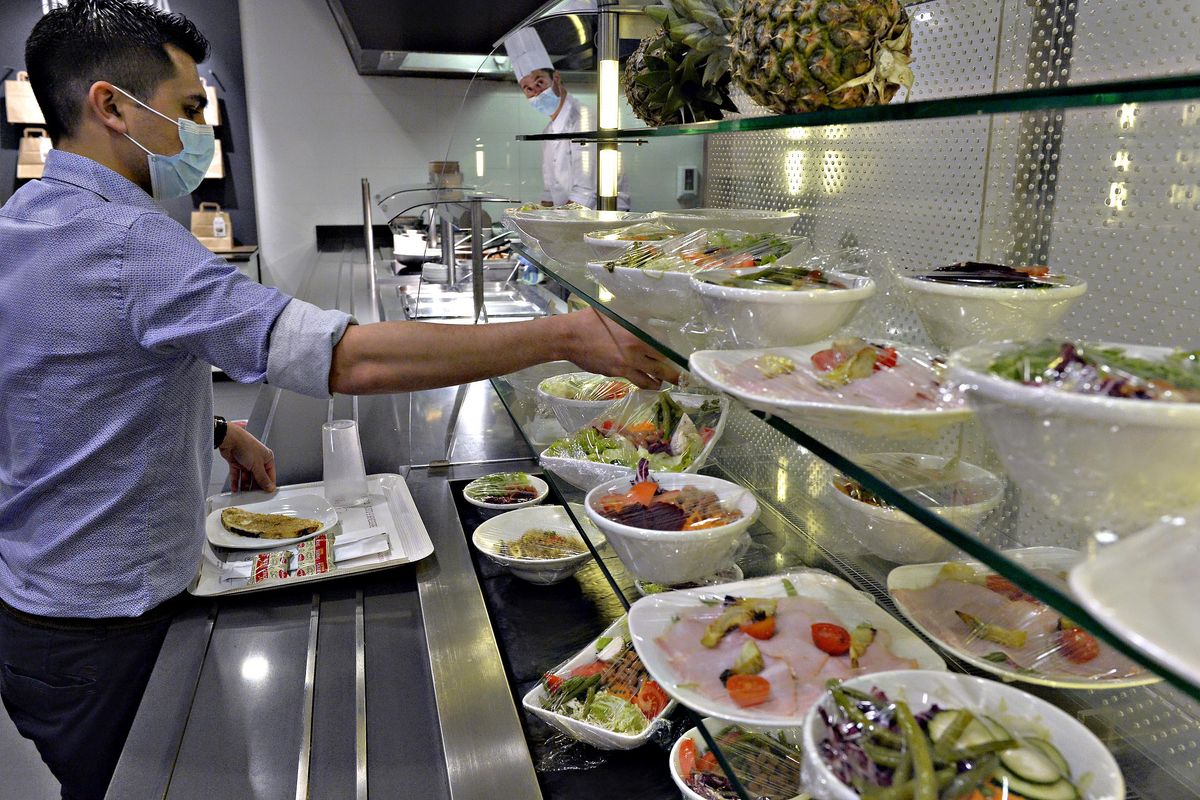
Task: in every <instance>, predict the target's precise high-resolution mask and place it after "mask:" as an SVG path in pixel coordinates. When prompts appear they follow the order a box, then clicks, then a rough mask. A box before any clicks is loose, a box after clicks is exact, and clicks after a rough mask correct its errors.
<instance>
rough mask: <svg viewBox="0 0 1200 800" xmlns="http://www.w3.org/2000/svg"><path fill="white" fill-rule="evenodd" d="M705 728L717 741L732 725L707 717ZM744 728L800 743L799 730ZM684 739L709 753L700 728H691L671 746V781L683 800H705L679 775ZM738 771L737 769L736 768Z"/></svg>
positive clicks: (704, 722) (699, 750)
mask: <svg viewBox="0 0 1200 800" xmlns="http://www.w3.org/2000/svg"><path fill="white" fill-rule="evenodd" d="M701 722H703V724H704V727H705V728H707V729H708V732H709V733H710V734H712V736H713V738H714V739H715V738H716V736H717V734H718V733H720V732H721V731H723V730H725V729H726V728H728V727H729V726H730V724H731V723H728V722H725V721H723V720H719V719H716V718H715V717H705V718H704V719H703V720H701ZM742 727H743V728H746V729H754V730H761V731H762V732H763V733H768V734H770V735H772V736H775V735H778V734H780V733H782V734H783V735H784V736H785V737H787V740H788V741H789V742H795V743H796V744H797V745H799V743H800V729H799V728H758V727H757V726H750V725H743V726H742ZM684 739H690V740H691V741H693V742H695V743H696V752H697V753H700V752H705V753H707V752H708V745H706V744H705V743H704V739H703V737H701V736H700V730H699V728H689V729H688V730H687V732H686V733H684V734H683V735H682V736H680V737H679V738H678V739H676V740H675V744H673V745H672V746H671V755H670V757H669V758H668V761H667V763H668V764H669V765H670V768H671V780H673V781H675V785H676V786H677V787H678V788H679V793H680V795H682V797H683V800H705V798H703V797H701V796H700V795H698V794H696V793H695V792H693V791H692V790H691V788H690V787H689V786H688V785H687V784H686V783H684V780H683V776H682V775H680V774H679V748H680V747H681V746H682V745H683V740H684ZM735 769H736V767H735Z"/></svg>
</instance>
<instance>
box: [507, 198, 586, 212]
mask: <svg viewBox="0 0 1200 800" xmlns="http://www.w3.org/2000/svg"><path fill="white" fill-rule="evenodd" d="M585 210H590V209H588V207H587V206H585V205H580V204H579V203H576V202H574V201H571V202H570V203H564V204H563V205H561V206H545V205H542V204H541V203H526V204H525V205H523V206H518V207H517V208H513V209H509V211H510V212H514V211H515V212H520V213H528V212H530V211H585Z"/></svg>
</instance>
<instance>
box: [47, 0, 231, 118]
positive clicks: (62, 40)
mask: <svg viewBox="0 0 1200 800" xmlns="http://www.w3.org/2000/svg"><path fill="white" fill-rule="evenodd" d="M168 44H171V45H175V46H176V47H178V48H179V49H180V50H182V51H183V52H185V53H187V54H188V55H189V56H191V57H192V58H193V59H195V61H196V63H197V64H198V63H200V62H201V61H204V60H205V59H206V58H208V40H207V39H205V38H204V36H203V34H201V33H200V31H199V30H197V29H196V26H195V25H193V24H192V22H191V21H190V20H188V19H187V18H186V17H184V16H182V15H180V14H168V13H166V12H164V11H159V10H158V9H156V8H152V7H151V6H148V5H146V4H144V3H141V2H138V0H71V2H70V3H69V4H68V5H67V6H65V7H63V8H56V9H54V10H53V11H51V12H50V13H48V14H46V15H45V16H44V17H42V18H41V19H40V20H39V21H38V23H37V24H36V25H34V26H33V32H32V33H30V34H29V39H28V41H26V42H25V68H26V69H27V70H28V71H29V82H30V83H31V84H33V94H34V96H35V97H37V101H38V105H39V106H41V109H42V113H43V114H45V116H46V128H47V130H48V131H49V133H50V138H51V139H53V140H54V141H56V142H57V141H58V140H59V138H61V137H63V136H68V137H69V136H71V135H73V134H74V133H75V132H76V128H77V127H78V125H79V121H80V118H81V116H82V113H83V105H84V100H85V98H86V97H87V92H88V89H89V88H91V85H92V84H93V83H95V82H96V81H111V82H112V83H114V84H116V85H117V86H120V87H121V88H122V89H124V90H125V91H127V92H129V93H131V94H132V95H133V96H134V97H137V98H138V99H140V100H146V99H148V98H149V97H150V96H151V95H153V94H154V92H155V91H156V90H157V89H158V86H159V84H161V83H162V82H163V81H166V80H169V79H171V78H173V77H174V76H175V66H174V64H173V63H172V62H171V57H170V55H168V54H167V50H166V45H168Z"/></svg>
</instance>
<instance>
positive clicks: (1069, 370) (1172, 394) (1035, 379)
mask: <svg viewBox="0 0 1200 800" xmlns="http://www.w3.org/2000/svg"><path fill="white" fill-rule="evenodd" d="M989 371H990V372H991V373H992V374H993V375H999V376H1000V377H1002V378H1008V379H1009V380H1014V381H1019V382H1021V383H1023V384H1025V385H1026V386H1041V387H1048V388H1053V389H1057V390H1059V391H1064V392H1072V393H1075V394H1090V395H1102V396H1106V397H1118V398H1125V399H1133V400H1159V401H1164V402H1178V403H1197V402H1200V351H1195V350H1193V351H1184V350H1177V351H1175V352H1173V353H1171V354H1169V355H1167V356H1166V357H1165V358H1163V359H1161V360H1154V361H1152V360H1150V359H1146V358H1138V357H1136V356H1131V355H1129V354H1128V353H1127V352H1126V351H1125V350H1123V349H1122V348H1119V347H1104V346H1100V345H1091V344H1084V343H1080V342H1054V341H1051V342H1041V343H1037V344H1032V345H1028V346H1026V347H1022V348H1019V349H1017V350H1014V351H1012V352H1009V353H1004V354H1002V355H1000V356H998V357H997V358H996V359H995V360H994V361H992V363H991V365H990V367H989Z"/></svg>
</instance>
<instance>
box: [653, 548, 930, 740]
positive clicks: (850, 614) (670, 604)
mask: <svg viewBox="0 0 1200 800" xmlns="http://www.w3.org/2000/svg"><path fill="white" fill-rule="evenodd" d="M785 578H786V579H787V580H789V581H791V584H792V586H793V587H794V588H795V590H796V594H797V595H799V596H800V597H810V598H813V599H814V600H819V601H820V602H822V603H824V604H825V605H826V606H827V607H828V608H829V610H830V611H831V612H832V613H833V614H834V616H836V617H837V618H838V619H839V620H840V621H841V622H842V623H843V624H845V625H848V626H849V627H851V628H853V627H854V626H855V625H857V624H858V623H860V622H869V623H870V624H871V625H873V626H874V627H875V628H876V629H878V630H885V631H887V632H888V635H889V637H890V639H891V643H890V646H889V648H888V649H889V651H890V652H891V653H892V654H893V655H895V656H896V657H898V658H907V659H911V660H913V661H915V662H916V663H917V665H918V667H919V668H920V669H927V670H928V669H935V670H944V669H945V668H946V662H945V661H943V660H942V658H941V656H939V655H938V654H937V653H935V652H934V651H933V648H931V647H930V646H929V645H927V644H925V642H923V641H921V640H920V639H919V638H917V636H916V634H914V633H913V632H912V631H910V630H909V629H908V628H906V627H905V626H904V625H903V624H902V623H901V622H900V621H899V620H897V619H896V618H895V617H893V616H892V615H890V614H888V613H887V612H886V611H884V610H883V609H882V608H880V607H879V606H877V605H876V604H875V601H874V600H872V599H871V597H870V596H869V595H867V594H864V593H863V592H860V591H858V590H857V589H855V588H854V587H852V586H851V585H850V584H849V583H846V581H844V580H842V579H841V578H838V577H837V576H835V575H830V574H829V573H828V572H822V571H821V570H818V569H798V570H792V571H789V572H782V573H780V574H778V575H771V576H769V577H766V578H754V579H752V580H748V581H738V582H737V583H727V584H724V585H721V586H709V587H703V588H700V589H687V590H685V591H679V592H666V593H665V594H653V595H650V596H648V597H643V598H642V599H640V600H638V601H637V602H636V603H634V604H633V607H632V608H631V609H629V635H630V637H631V638H632V639H633V646H634V648H635V649H636V650H637V653H638V655H639V656H640V657H641V659H642V663H643V664H645V665H646V669H647V670H648V671H649V673H650V675H651V676H652V677H653V678H654V679H655V680H656V681H658V682H659V684H661V685H662V687H663V689H665V690H666V691H667V694H669V695H671V696H672V697H674V698H675V699H676V700H678V701H679V702H680V703H683V704H684V705H685V706H687V707H688V708H690V709H692V710H694V711H695V712H696V713H698V714H703V715H707V716H711V717H717V718H718V719H722V720H727V721H729V722H737V723H740V724H743V725H755V726H765V727H776V728H788V727H794V726H797V725H800V724H801V722H803V720H804V715H805V714H806V713H807V712H808V709H807V708H804V709H800V710H799V711H797V713H796V714H795V715H793V716H785V715H774V714H764V713H763V712H761V711H755V710H754V709H753V708H742V707H740V706H738V705H737V704H736V703H734V702H733V701H732V700H729V701H721V700H714V699H712V698H710V697H707V696H706V695H703V694H701V693H700V692H698V691H696V690H695V689H692V688H689V687H688V686H687V684H686V683H684V678H683V677H682V676H680V675H679V674H678V673H677V672H676V671H675V668H674V667H673V666H672V665H671V659H670V657H669V656H668V655H667V653H666V651H664V650H663V648H662V647H661V646H660V645H659V644H658V642H657V641H655V640H656V639H657V638H658V637H659V636H660V635H661V634H662V633H664V632H665V631H666V630H667V629H668V628H669V627H670V626H671V624H672V623H673V622H674V621H675V617H676V616H677V615H678V614H680V613H681V612H684V611H690V610H693V609H696V608H701V607H703V606H704V605H705V604H704V603H703V599H704V598H714V597H715V598H721V597H723V596H724V595H733V596H736V597H786V596H787V589H786V588H785V586H784V583H783V581H784V579H785ZM681 683H682V684H683V685H680V684H681Z"/></svg>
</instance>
